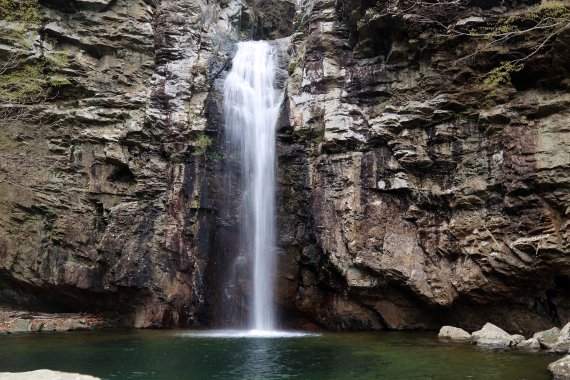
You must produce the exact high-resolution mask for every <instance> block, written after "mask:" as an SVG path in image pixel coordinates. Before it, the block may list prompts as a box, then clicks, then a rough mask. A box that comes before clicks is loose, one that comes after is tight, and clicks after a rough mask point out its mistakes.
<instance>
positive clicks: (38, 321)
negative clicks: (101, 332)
mask: <svg viewBox="0 0 570 380" xmlns="http://www.w3.org/2000/svg"><path fill="white" fill-rule="evenodd" d="M109 326H111V324H110V323H109V322H108V321H106V320H104V319H103V318H101V317H99V316H96V315H89V314H48V313H30V312H24V311H21V312H15V311H9V312H6V311H3V312H0V335H2V334H12V333H23V332H56V331H73V330H91V329H95V328H103V327H109Z"/></svg>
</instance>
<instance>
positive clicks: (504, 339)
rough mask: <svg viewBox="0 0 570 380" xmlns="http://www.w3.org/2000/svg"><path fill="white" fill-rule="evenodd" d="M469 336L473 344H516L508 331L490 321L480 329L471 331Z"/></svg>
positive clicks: (501, 345)
mask: <svg viewBox="0 0 570 380" xmlns="http://www.w3.org/2000/svg"><path fill="white" fill-rule="evenodd" d="M471 337H472V339H473V342H474V343H475V344H477V345H478V346H484V347H492V348H506V347H511V346H514V345H515V344H516V343H515V340H514V339H513V337H512V336H511V335H510V334H509V333H508V332H506V331H505V330H503V329H501V328H500V327H497V326H495V325H494V324H492V323H486V324H485V326H483V328H482V329H481V330H479V331H475V332H473V334H471Z"/></svg>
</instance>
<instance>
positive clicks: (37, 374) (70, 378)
mask: <svg viewBox="0 0 570 380" xmlns="http://www.w3.org/2000/svg"><path fill="white" fill-rule="evenodd" d="M0 380H101V379H100V378H99V377H93V376H89V375H80V374H78V373H67V372H58V371H51V370H49V369H39V370H37V371H30V372H0Z"/></svg>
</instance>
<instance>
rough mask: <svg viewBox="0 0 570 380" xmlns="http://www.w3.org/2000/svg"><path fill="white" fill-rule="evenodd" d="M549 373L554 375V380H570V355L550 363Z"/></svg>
mask: <svg viewBox="0 0 570 380" xmlns="http://www.w3.org/2000/svg"><path fill="white" fill-rule="evenodd" d="M548 371H549V372H550V373H551V374H552V377H553V379H554V380H570V355H566V356H565V357H563V358H562V359H560V360H557V361H555V362H554V363H550V364H549V365H548Z"/></svg>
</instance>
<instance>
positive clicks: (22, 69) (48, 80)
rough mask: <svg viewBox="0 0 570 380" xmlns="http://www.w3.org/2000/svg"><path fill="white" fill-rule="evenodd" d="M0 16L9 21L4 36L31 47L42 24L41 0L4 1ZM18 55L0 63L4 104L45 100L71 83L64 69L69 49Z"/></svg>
mask: <svg viewBox="0 0 570 380" xmlns="http://www.w3.org/2000/svg"><path fill="white" fill-rule="evenodd" d="M0 19H2V20H5V21H8V24H4V25H5V27H4V28H2V29H0V33H2V37H0V38H2V39H3V40H4V41H6V42H7V43H8V44H10V45H13V46H14V47H16V48H21V49H25V50H31V49H33V48H34V46H33V43H32V42H31V41H33V38H30V35H34V34H36V35H37V33H38V32H37V29H38V28H39V26H40V23H41V14H40V8H39V4H38V2H37V0H0ZM24 55H29V53H26V54H22V57H18V56H16V55H14V56H11V57H9V58H8V59H7V60H5V61H3V62H0V103H12V104H34V103H39V102H42V101H45V100H46V99H47V98H48V97H49V95H50V94H51V93H52V91H53V90H54V89H56V88H59V87H61V86H64V85H67V84H69V83H70V82H69V80H68V79H67V78H66V77H65V75H62V74H61V70H62V69H63V68H64V67H65V66H67V65H68V63H69V55H68V52H66V51H60V52H54V53H50V54H46V55H43V56H42V57H40V58H37V59H25V58H23V56H24Z"/></svg>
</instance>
